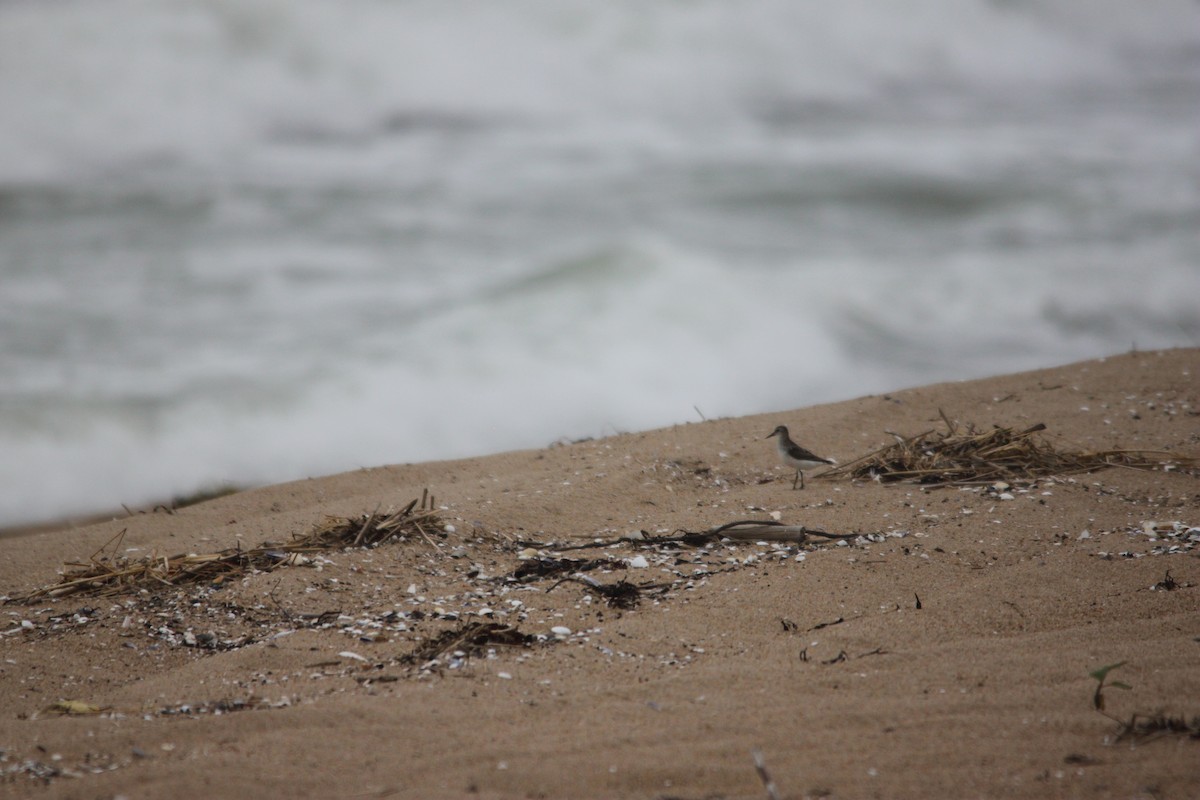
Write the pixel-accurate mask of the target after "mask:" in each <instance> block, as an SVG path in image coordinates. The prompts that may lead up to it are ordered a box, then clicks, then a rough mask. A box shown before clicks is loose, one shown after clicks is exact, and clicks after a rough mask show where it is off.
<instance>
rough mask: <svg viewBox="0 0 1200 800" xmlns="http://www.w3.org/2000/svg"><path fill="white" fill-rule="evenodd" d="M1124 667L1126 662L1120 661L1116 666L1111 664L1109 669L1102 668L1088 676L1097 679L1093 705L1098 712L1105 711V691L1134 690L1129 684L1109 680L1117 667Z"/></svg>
mask: <svg viewBox="0 0 1200 800" xmlns="http://www.w3.org/2000/svg"><path fill="white" fill-rule="evenodd" d="M1123 666H1125V662H1124V661H1118V662H1117V663H1115V664H1109V665H1108V666H1107V667H1100V669H1094V670H1092V671H1091V672H1089V673H1088V675H1091V676H1092V677H1093V678H1095V679H1096V693H1095V694H1093V695H1092V705H1093V706H1094V707H1095V709H1096V710H1097V711H1101V712H1103V711H1104V690H1105V689H1108V688H1113V689H1132V688H1133V687H1132V686H1130V685H1129V684H1128V683H1122V682H1121V681H1110V680H1108V673H1110V672H1112V671H1113V670H1114V669H1116V668H1117V667H1123Z"/></svg>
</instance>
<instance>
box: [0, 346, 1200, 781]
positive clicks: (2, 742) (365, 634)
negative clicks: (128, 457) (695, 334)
mask: <svg viewBox="0 0 1200 800" xmlns="http://www.w3.org/2000/svg"><path fill="white" fill-rule="evenodd" d="M1198 413H1200V350H1195V349H1184V350H1171V351H1163V352H1147V353H1129V354H1124V355H1119V356H1114V357H1111V358H1107V359H1102V360H1096V361H1089V362H1085V363H1078V364H1071V365H1067V366H1062V367H1059V368H1054V369H1047V370H1041V371H1037V372H1028V373H1022V374H1016V375H1004V376H999V377H994V378H989V379H985V380H975V381H969V382H961V383H946V384H939V385H934V386H925V387H920V388H912V389H905V390H899V391H895V392H892V393H889V394H884V395H875V396H869V397H862V398H858V399H854V400H849V401H846V402H840V403H834V404H829V405H823V406H816V407H809V408H799V409H795V410H791V411H781V412H779V413H772V414H764V415H759V416H752V417H743V418H738V419H718V420H705V421H697V422H695V423H691V424H684V425H678V426H675V427H671V428H664V429H661V430H654V431H647V432H640V433H627V434H621V435H616V436H612V437H609V438H604V439H598V440H591V441H583V442H576V443H563V444H558V445H555V446H550V447H547V448H545V449H541V450H529V451H521V452H511V453H503V454H499V455H493V456H487V457H482V458H473V459H466V460H460V461H448V462H438V463H425V464H412V465H393V466H383V467H374V468H368V469H362V470H359V471H355V472H349V473H345V474H340V475H333V476H329V477H323V478H313V479H309V480H301V481H296V482H293V483H287V484H282V485H277V486H270V487H264V488H259V489H253V490H248V491H243V492H239V493H236V494H232V495H229V496H226V497H222V498H219V499H216V500H212V501H209V502H205V503H201V504H198V505H194V506H189V507H186V508H181V509H178V510H175V511H174V512H173V513H168V512H166V511H164V510H159V511H158V512H147V513H134V514H125V513H122V514H121V515H120V516H119V518H114V519H111V520H107V521H100V522H96V523H93V524H89V525H86V526H77V527H71V528H67V529H45V528H43V529H39V530H34V531H28V532H24V533H12V534H10V535H7V536H4V537H3V538H0V594H3V595H6V596H8V597H9V598H10V599H11V598H14V597H19V596H21V595H24V594H27V593H29V592H31V591H34V590H36V589H38V588H40V587H47V586H49V585H51V584H54V583H55V582H57V581H58V580H59V579H60V577H61V576H60V574H59V571H60V570H62V569H64V567H63V565H64V563H66V562H80V563H87V562H88V561H89V560H93V559H94V560H97V561H103V559H105V558H107V559H109V560H108V562H103V563H109V564H113V563H114V562H113V559H114V558H117V557H121V558H126V559H130V560H132V561H133V562H136V561H137V559H145V558H158V559H161V558H163V557H169V556H173V555H177V554H187V553H194V554H215V553H219V552H221V551H223V550H225V549H226V548H234V547H239V546H240V547H242V548H254V547H256V546H259V545H262V544H263V543H264V542H276V543H279V542H287V541H289V540H290V539H291V538H292V537H294V536H297V535H304V534H306V533H308V532H310V531H312V530H313V529H314V527H316V526H319V525H321V524H322V523H323V521H325V520H326V519H327V517H329V516H333V517H344V518H351V519H355V518H360V517H361V516H362V515H364V514H368V515H369V514H372V513H373V512H376V511H378V513H380V514H386V513H389V512H391V511H394V510H397V509H402V508H403V507H405V506H407V505H408V504H409V503H410V501H412V500H420V499H421V498H422V497H423V495H424V494H425V493H426V492H428V493H429V494H430V495H431V496H432V498H433V499H432V503H433V511H434V512H436V514H435V516H433V517H429V519H430V520H432V524H435V525H436V527H437V530H431V531H426V532H417V533H413V534H412V535H409V536H407V537H405V538H404V539H403V540H401V541H394V542H390V543H385V544H382V545H380V546H378V547H375V548H371V549H362V548H359V549H348V550H333V551H328V552H317V553H311V554H309V557H310V559H311V560H310V561H309V562H308V563H306V564H294V565H287V566H281V567H279V568H277V569H274V570H270V571H253V572H244V573H231V574H230V575H228V576H226V577H224V578H223V579H222V580H220V581H206V582H203V583H201V584H199V585H187V584H183V583H180V584H177V585H171V584H167V583H162V582H158V583H155V584H151V585H148V586H146V587H142V588H141V589H137V588H134V589H133V590H131V591H129V592H127V593H119V594H112V595H107V596H87V595H83V594H77V595H68V596H65V597H61V598H59V599H53V600H51V599H45V598H39V599H36V600H35V601H34V602H32V603H29V604H26V603H14V602H11V600H10V602H8V603H7V604H5V605H4V606H3V608H2V609H0V611H2V612H3V615H4V616H3V619H2V620H0V754H2V756H0V797H22V798H118V797H121V798H130V799H131V800H137V799H139V798H164V797H173V798H191V797H205V798H244V797H257V798H274V797H291V798H308V797H314V798H366V797H381V798H382V797H388V798H464V797H476V798H583V797H631V798H635V797H636V798H688V799H689V800H701V799H702V798H764V797H771V796H776V797H785V798H801V797H813V798H929V797H947V798H973V797H982V798H1024V797H1039V798H1091V797H1097V798H1100V797H1111V798H1188V797H1198V796H1200V739H1197V738H1192V737H1190V736H1188V735H1187V733H1186V731H1185V732H1174V733H1172V732H1163V733H1160V734H1158V735H1155V736H1147V737H1130V736H1126V737H1124V738H1120V734H1121V732H1122V729H1123V728H1122V724H1121V722H1122V721H1128V720H1129V719H1130V717H1131V715H1134V714H1158V713H1162V714H1165V715H1167V717H1173V718H1177V719H1180V720H1184V721H1187V720H1193V719H1195V718H1196V717H1198V716H1200V561H1198V560H1197V557H1198V556H1200V478H1197V476H1196V475H1195V474H1191V473H1189V471H1188V470H1187V469H1181V468H1176V469H1166V468H1158V469H1152V470H1143V469H1133V468H1129V467H1109V468H1106V469H1103V470H1101V471H1097V472H1091V473H1080V474H1060V475H1052V476H1046V477H1041V478H1038V479H1036V480H1023V479H1022V480H1018V479H1007V480H1005V481H1004V483H1007V484H1008V485H1007V486H1000V487H995V486H991V485H982V486H969V487H955V486H951V487H929V486H922V485H919V484H915V483H907V482H898V483H883V482H879V481H873V480H870V479H866V480H851V479H849V478H848V477H845V476H841V477H821V473H822V470H814V471H812V472H809V473H806V480H807V487H806V488H805V489H803V490H793V489H792V488H791V487H792V478H793V473H792V472H791V471H789V470H788V469H786V468H785V467H783V466H782V465H780V464H779V463H778V460H777V456H776V452H775V442H774V440H773V439H764V437H765V436H766V435H767V434H768V433H770V432H771V431H772V429H773V428H774V427H775V426H776V425H779V424H784V425H787V426H789V428H790V429H791V432H792V435H793V437H794V438H795V439H796V440H797V441H799V442H800V443H801V444H803V445H804V446H806V447H808V448H810V449H811V450H813V451H815V452H816V453H819V454H821V455H824V456H827V457H831V458H834V459H837V460H838V461H839V462H840V463H842V464H845V463H847V462H850V461H853V460H854V459H856V458H858V457H859V456H862V455H865V454H867V453H870V452H872V451H874V450H876V449H878V448H881V447H883V446H885V445H887V444H889V443H891V442H893V441H894V438H893V434H899V435H902V436H913V435H916V434H921V433H924V432H926V431H944V430H945V425H946V423H945V419H948V420H950V421H952V422H953V423H954V424H956V425H958V426H959V430H960V432H961V431H964V430H966V429H967V426H971V425H973V426H974V427H975V429H977V430H978V431H981V432H987V431H990V430H991V429H992V428H993V426H1003V427H1011V428H1013V429H1014V430H1024V429H1027V428H1028V427H1030V426H1032V425H1035V424H1038V423H1042V424H1045V426H1046V430H1045V431H1044V432H1043V433H1042V434H1039V436H1041V437H1043V439H1042V441H1044V442H1046V443H1047V444H1048V445H1050V446H1053V447H1054V448H1056V449H1057V450H1060V451H1072V452H1076V451H1077V452H1085V451H1101V450H1116V449H1133V450H1153V451H1164V452H1169V453H1174V454H1178V455H1182V456H1186V457H1190V458H1193V459H1194V458H1196V457H1198V456H1200V416H1198ZM943 417H944V418H945V419H943ZM498 424H501V423H499V422H498ZM1168 458H1169V457H1168V456H1166V455H1163V456H1162V459H1163V461H1164V462H1165V461H1167V460H1168ZM992 482H993V481H988V482H987V483H989V484H990V483H992ZM427 505H428V504H427ZM748 519H754V520H778V521H780V522H783V523H787V524H789V525H796V526H804V527H806V528H810V529H817V530H820V531H824V532H828V533H834V534H864V535H863V536H850V537H849V538H847V539H846V540H845V542H846V543H845V544H838V543H837V541H836V540H830V539H823V538H820V537H812V538H811V539H810V540H809V541H807V542H805V543H803V544H800V545H794V544H789V543H787V542H764V541H716V542H711V543H709V544H707V545H705V544H700V545H696V546H692V545H688V544H686V543H680V542H676V543H659V544H654V545H650V544H647V543H646V542H645V541H640V542H639V541H620V542H617V543H616V544H610V545H608V546H591V547H589V546H587V545H589V544H594V543H595V541H596V540H600V541H602V542H604V541H609V542H611V541H614V540H618V539H620V538H621V537H629V536H630V535H633V536H635V537H637V536H641V537H654V536H661V535H667V534H673V533H676V532H679V531H694V532H698V531H705V530H710V529H712V528H714V527H716V526H719V525H722V524H725V523H729V522H733V521H738V520H748ZM866 534H870V535H869V536H867V535H866ZM571 547H577V549H568V548H571ZM551 558H572V559H579V560H580V562H581V563H580V564H578V565H573V566H571V567H569V568H564V571H560V572H557V573H554V572H548V574H546V575H544V576H540V577H539V576H537V575H531V576H528V577H526V578H524V579H519V578H517V577H514V576H516V575H517V574H518V571H519V570H525V571H526V572H529V571H532V570H533V569H534V567H533V566H531V565H539V564H542V565H543V566H545V568H546V569H547V570H549V566H548V565H549V564H550V562H549V559H551ZM539 559H540V561H539ZM589 562H590V563H589ZM559 566H560V567H562V564H561V563H560V565H559ZM67 569H74V568H73V567H67ZM588 580H591V581H595V582H596V583H598V584H601V585H602V586H610V587H611V586H613V585H617V584H618V583H619V582H620V581H625V582H627V583H628V584H633V585H635V586H637V587H639V589H638V593H637V598H636V599H637V604H636V605H634V606H633V607H620V606H615V605H612V604H610V603H609V602H608V601H607V599H606V597H605V596H604V594H603V592H602V590H601V589H597V588H595V587H593V586H589V585H588V584H587V581H588ZM631 602H632V601H631ZM472 624H481V625H482V624H486V625H492V626H494V627H493V628H491V629H490V630H492V631H493V636H494V637H496V638H499V637H501V636H502V635H509V636H512V637H529V638H528V640H527V641H528V642H529V644H528V646H522V645H521V644H520V643H518V642H517V641H516V639H512V640H510V641H509V643H507V644H506V643H503V642H500V641H494V642H493V643H492V644H490V645H488V644H486V643H485V644H484V645H483V646H482V649H480V650H478V651H475V650H474V649H473V648H471V647H469V646H466V645H463V646H462V647H456V648H454V649H451V650H449V651H447V652H445V653H442V654H440V655H437V656H436V657H432V658H424V657H418V658H412V657H411V654H413V653H414V652H415V651H417V648H418V647H420V646H421V645H423V644H425V645H427V644H428V643H429V642H430V640H432V639H434V638H435V637H437V636H438V635H441V634H443V633H444V632H446V631H462V630H464V629H465V627H464V626H468V625H472ZM456 650H457V651H458V652H459V653H460V655H456V652H455V651H456ZM1118 662H1124V664H1123V665H1122V666H1120V667H1118V668H1116V669H1114V670H1113V671H1112V672H1111V673H1110V674H1109V676H1108V679H1109V680H1111V681H1119V682H1121V683H1124V684H1126V685H1128V686H1129V687H1131V688H1128V689H1123V688H1119V687H1113V688H1109V689H1106V690H1105V691H1104V692H1103V693H1102V696H1103V698H1104V699H1105V701H1106V702H1105V712H1106V713H1105V714H1102V713H1101V712H1100V711H1098V710H1097V709H1096V708H1095V707H1094V695H1095V690H1096V688H1097V680H1096V679H1095V678H1093V677H1091V676H1090V675H1089V673H1090V672H1091V671H1093V670H1096V669H1098V668H1100V667H1103V666H1106V665H1110V664H1115V663H1118ZM62 701H73V702H74V703H76V704H77V705H74V706H69V707H68V706H63V705H62ZM67 708H71V709H73V710H75V711H76V712H84V713H76V714H63V713H61V712H62V711H63V710H65V709H67ZM93 710H99V712H100V713H87V712H89V711H93ZM1106 714H1107V715H1106ZM755 753H759V754H760V758H761V764H762V766H763V768H764V771H763V772H760V770H759V769H758V768H756V762H755V756H754V754H755ZM767 777H769V779H770V780H771V781H772V784H771V785H770V786H768V785H767V784H766V782H765V780H764V778H767Z"/></svg>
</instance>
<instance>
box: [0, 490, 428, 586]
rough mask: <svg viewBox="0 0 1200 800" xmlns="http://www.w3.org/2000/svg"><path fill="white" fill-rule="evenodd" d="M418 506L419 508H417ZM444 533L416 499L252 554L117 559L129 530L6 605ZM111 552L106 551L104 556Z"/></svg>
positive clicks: (329, 520)
mask: <svg viewBox="0 0 1200 800" xmlns="http://www.w3.org/2000/svg"><path fill="white" fill-rule="evenodd" d="M418 502H420V503H421V504H420V507H418ZM444 535H445V534H444V532H443V530H442V525H441V523H440V522H439V520H438V514H437V511H436V510H434V508H433V507H432V502H430V503H429V508H426V507H425V502H424V500H423V501H417V500H413V501H412V502H411V503H409V504H408V505H407V506H405V507H404V508H403V509H401V510H399V511H389V512H385V513H379V511H378V510H376V511H374V512H372V513H370V514H362V515H359V516H358V517H333V516H329V517H326V518H325V519H324V520H323V521H322V522H320V523H319V524H317V525H316V526H314V527H313V529H312V530H311V531H309V532H308V533H306V534H303V535H296V536H294V537H293V538H292V540H291V541H290V542H286V543H283V544H273V543H269V542H264V543H263V544H261V545H259V546H258V547H254V548H251V549H248V550H245V549H242V548H241V546H240V545H239V546H238V547H230V548H226V549H224V550H221V551H220V552H217V553H206V554H196V553H185V554H180V555H174V556H158V555H151V556H145V557H142V558H137V559H131V558H127V557H125V556H121V555H115V554H116V553H118V552H119V551H120V548H121V543H122V541H123V540H124V537H125V531H124V530H122V531H121V532H120V533H119V534H117V535H116V536H115V537H113V539H112V540H110V541H109V542H108V543H107V544H106V545H105V546H104V547H102V548H100V550H98V551H97V552H96V553H94V554H93V555H92V556H91V558H90V559H88V561H87V562H86V563H80V562H70V563H68V564H67V565H66V566H67V567H68V568H69V569H68V570H67V571H66V572H64V573H63V576H62V579H61V580H60V581H59V582H58V583H55V584H53V585H50V586H45V587H42V588H40V589H35V590H33V591H31V592H29V593H27V594H24V595H18V596H15V597H10V598H9V599H8V600H7V601H6V602H7V603H24V604H28V603H32V602H35V601H38V600H43V599H48V598H60V597H68V596H73V595H77V596H88V597H93V596H109V595H115V594H122V593H129V592H135V591H138V590H141V589H151V590H153V589H162V588H164V587H178V586H185V585H195V584H202V583H208V584H219V583H221V582H223V581H226V580H229V579H231V578H233V577H238V576H241V575H245V574H247V573H250V572H270V571H272V570H274V569H277V568H279V567H282V566H303V565H307V564H310V563H312V558H311V555H312V554H314V553H321V552H329V551H332V550H338V549H341V548H345V547H376V546H378V545H381V544H384V543H385V542H394V541H403V540H406V539H410V538H413V537H420V538H422V539H424V540H425V541H427V542H432V541H433V538H432V537H434V536H437V537H443V536H444ZM106 551H107V552H106Z"/></svg>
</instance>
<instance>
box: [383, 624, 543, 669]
mask: <svg viewBox="0 0 1200 800" xmlns="http://www.w3.org/2000/svg"><path fill="white" fill-rule="evenodd" d="M536 641H537V637H535V636H533V635H531V634H526V633H521V632H520V631H519V630H517V628H516V627H515V626H513V625H505V624H503V623H500V622H468V623H465V624H463V625H460V626H459V627H457V628H451V629H450V630H447V631H443V632H442V633H441V634H439V635H437V636H435V637H434V638H432V639H428V640H426V641H424V642H421V643H420V644H418V645H417V646H416V647H415V648H414V649H413V651H412V652H411V653H407V654H406V655H403V656H401V657H400V658H399V659H398V661H399V662H400V663H401V664H409V665H417V666H419V665H422V664H426V663H428V662H430V661H433V660H434V659H436V658H439V657H440V656H442V654H444V653H462V654H463V656H464V657H465V656H474V655H479V654H480V653H482V652H483V651H484V650H485V649H486V648H488V647H531V646H532V645H533V644H534V642H536Z"/></svg>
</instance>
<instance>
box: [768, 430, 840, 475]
mask: <svg viewBox="0 0 1200 800" xmlns="http://www.w3.org/2000/svg"><path fill="white" fill-rule="evenodd" d="M772 436H778V437H779V438H778V439H777V440H776V442H775V444H776V446H777V447H778V448H779V460H780V461H782V462H783V463H784V465H785V466H788V467H791V468H792V469H794V470H796V477H795V478H794V479H793V480H792V488H793V489H795V488H796V483H797V482H799V483H800V488H801V489H803V488H804V470H806V469H812V468H813V467H819V466H821V465H822V464H834V463H836V462H834V461H830V460H829V459H828V458H821V457H820V456H819V455H816V454H815V453H812V452H810V451H808V450H805V449H804V448H803V447H801V446H800V445H798V444H796V443H795V442H793V441H792V437H790V436H788V429H787V426H786V425H780V426H779V427H778V428H776V429H775V430H773V431H771V433H770V434H769V435H768V436H765V437H763V438H766V439H770V438H771V437H772Z"/></svg>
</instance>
